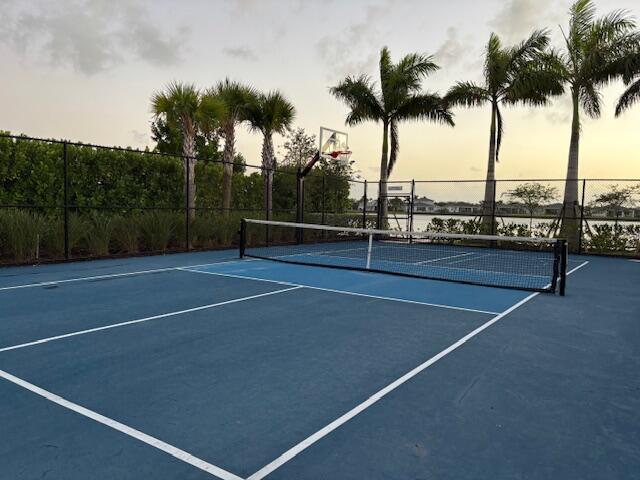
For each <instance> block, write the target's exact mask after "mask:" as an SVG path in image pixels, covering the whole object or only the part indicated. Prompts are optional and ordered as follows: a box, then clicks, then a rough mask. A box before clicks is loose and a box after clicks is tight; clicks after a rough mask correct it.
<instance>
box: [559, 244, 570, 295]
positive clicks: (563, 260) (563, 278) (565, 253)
mask: <svg viewBox="0 0 640 480" xmlns="http://www.w3.org/2000/svg"><path fill="white" fill-rule="evenodd" d="M568 259H569V245H568V244H567V241H566V240H564V239H563V240H560V296H562V297H564V294H565V289H566V286H567V263H568Z"/></svg>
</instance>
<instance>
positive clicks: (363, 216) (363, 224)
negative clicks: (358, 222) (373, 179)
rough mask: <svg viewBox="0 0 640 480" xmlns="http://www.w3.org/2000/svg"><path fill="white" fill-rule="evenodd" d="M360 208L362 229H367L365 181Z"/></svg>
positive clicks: (365, 182)
mask: <svg viewBox="0 0 640 480" xmlns="http://www.w3.org/2000/svg"><path fill="white" fill-rule="evenodd" d="M363 201H364V203H363V206H362V228H367V202H368V199H367V181H366V180H365V181H364V197H363Z"/></svg>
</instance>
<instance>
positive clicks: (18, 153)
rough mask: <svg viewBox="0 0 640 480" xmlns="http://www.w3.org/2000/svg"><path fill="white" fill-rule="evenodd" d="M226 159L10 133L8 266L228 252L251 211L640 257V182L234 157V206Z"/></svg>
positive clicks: (0, 246)
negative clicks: (482, 175) (455, 176)
mask: <svg viewBox="0 0 640 480" xmlns="http://www.w3.org/2000/svg"><path fill="white" fill-rule="evenodd" d="M222 167H223V163H222V162H221V161H219V160H210V159H206V158H184V157H181V156H176V155H168V154H162V153H158V152H150V151H138V150H131V149H124V148H116V147H104V146H98V145H87V144H81V143H73V142H65V141H55V140H43V139H37V138H30V137H25V136H12V135H6V134H3V135H0V263H4V264H19V263H34V262H44V261H58V260H69V259H77V258H97V257H108V256H120V255H138V254H151V253H158V252H175V251H187V250H191V249H215V248H230V247H235V246H237V244H238V240H239V239H238V227H239V224H240V219H241V218H256V219H267V218H270V219H275V220H284V221H300V222H306V223H319V224H324V225H337V226H349V227H365V228H372V227H380V228H390V229H395V230H412V231H435V232H451V233H466V234H474V233H490V234H496V235H503V236H544V237H562V238H566V239H567V240H568V241H569V245H570V248H571V249H572V251H574V252H578V253H593V254H606V255H625V256H635V257H640V180H633V179H620V180H617V179H610V180H606V179H579V180H574V181H572V182H568V183H567V182H566V181H565V180H564V179H555V180H554V179H551V180H549V179H544V180H497V181H492V182H486V181H483V180H473V181H471V180H458V181H445V180H442V181H421V180H410V181H389V182H387V183H386V184H385V185H380V184H379V182H370V181H365V180H358V179H353V178H351V177H350V175H349V173H350V172H349V171H340V170H339V169H337V170H336V169H334V170H332V169H331V166H327V165H323V166H321V167H320V168H317V169H314V170H313V171H312V172H311V173H310V174H309V175H307V176H306V177H305V178H304V179H301V177H300V173H299V172H298V171H297V169H296V168H295V167H292V166H289V167H288V166H284V167H281V168H278V169H276V170H275V171H270V170H266V169H264V168H262V167H261V166H259V165H234V169H233V175H232V176H231V192H232V196H231V205H230V206H229V207H228V208H225V206H224V205H223V193H222V192H223V181H224V179H223V168H222ZM269 176H270V177H271V179H272V182H271V183H269V182H268V181H267V179H268V177H269ZM269 186H270V187H271V188H269ZM380 192H382V195H380ZM194 194H195V196H194ZM565 195H566V197H565ZM190 197H195V198H194V199H193V201H192V203H191V204H190V203H189V198H190Z"/></svg>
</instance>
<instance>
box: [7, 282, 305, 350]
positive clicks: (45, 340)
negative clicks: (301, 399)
mask: <svg viewBox="0 0 640 480" xmlns="http://www.w3.org/2000/svg"><path fill="white" fill-rule="evenodd" d="M299 288H303V287H302V286H294V287H291V288H284V289H282V290H275V291H273V292H266V293H260V294H258V295H251V296H249V297H242V298H235V299H233V300H226V301H224V302H218V303H210V304H209V305H201V306H199V307H194V308H187V309H185V310H178V311H175V312H169V313H161V314H159V315H153V316H151V317H145V318H139V319H136V320H129V321H127V322H120V323H114V324H111V325H104V326H102V327H95V328H88V329H86V330H79V331H77V332H71V333H65V334H63V335H56V336H55V337H48V338H41V339H39V340H34V341H32V342H27V343H21V344H19V345H13V346H10V347H4V348H0V353H2V352H8V351H10V350H18V349H20V348H26V347H33V346H34V345H40V344H43V343H48V342H53V341H55V340H62V339H63V338H70V337H77V336H80V335H87V334H88V333H95V332H101V331H103V330H111V329H113V328H119V327H124V326H127V325H135V324H137V323H143V322H149V321H151V320H158V319H160V318H167V317H174V316H176V315H183V314H185V313H191V312H197V311H200V310H207V309H209V308H214V307H221V306H223V305H230V304H232V303H239V302H244V301H247V300H253V299H254V298H261V297H267V296H269V295H276V294H278V293H284V292H289V291H291V290H298V289H299Z"/></svg>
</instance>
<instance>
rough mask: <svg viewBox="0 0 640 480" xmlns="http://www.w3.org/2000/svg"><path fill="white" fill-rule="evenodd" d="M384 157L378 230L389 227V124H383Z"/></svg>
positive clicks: (385, 122) (381, 166) (381, 172)
mask: <svg viewBox="0 0 640 480" xmlns="http://www.w3.org/2000/svg"><path fill="white" fill-rule="evenodd" d="M382 126H383V133H382V156H381V158H380V185H379V187H378V228H386V226H387V212H388V205H387V180H388V178H387V166H388V164H389V123H388V122H387V121H386V120H385V121H384V122H383V124H382Z"/></svg>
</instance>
